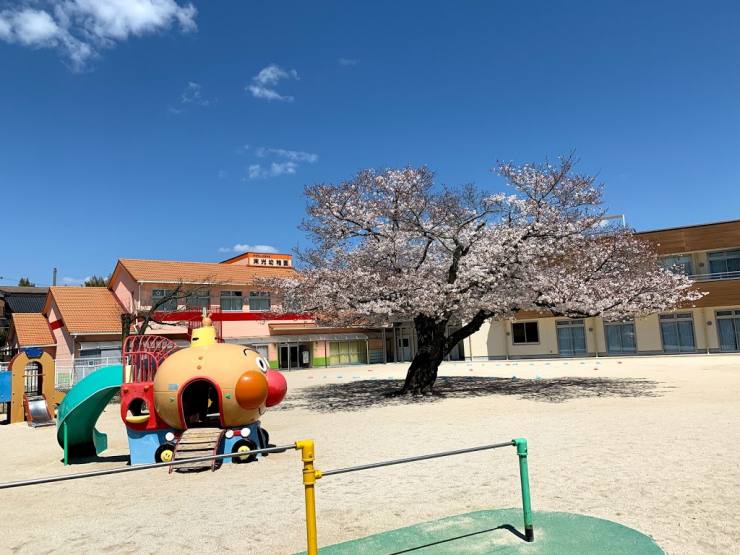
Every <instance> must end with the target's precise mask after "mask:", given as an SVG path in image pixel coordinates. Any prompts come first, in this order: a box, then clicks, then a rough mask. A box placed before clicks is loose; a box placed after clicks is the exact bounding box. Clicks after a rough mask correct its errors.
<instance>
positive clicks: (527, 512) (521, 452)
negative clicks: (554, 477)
mask: <svg viewBox="0 0 740 555" xmlns="http://www.w3.org/2000/svg"><path fill="white" fill-rule="evenodd" d="M512 441H513V442H514V445H516V454H517V455H518V456H519V477H520V479H521V483H522V511H523V513H524V539H525V540H526V541H528V542H533V541H534V526H533V524H532V499H531V496H530V493H529V466H528V464H527V440H526V439H524V438H523V437H520V438H517V439H514V440H512Z"/></svg>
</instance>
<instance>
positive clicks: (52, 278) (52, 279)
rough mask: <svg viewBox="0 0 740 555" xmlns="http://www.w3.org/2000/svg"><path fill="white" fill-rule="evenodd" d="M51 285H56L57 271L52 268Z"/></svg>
mask: <svg viewBox="0 0 740 555" xmlns="http://www.w3.org/2000/svg"><path fill="white" fill-rule="evenodd" d="M51 284H52V285H56V284H57V269H56V267H55V268H54V271H53V272H52V274H51Z"/></svg>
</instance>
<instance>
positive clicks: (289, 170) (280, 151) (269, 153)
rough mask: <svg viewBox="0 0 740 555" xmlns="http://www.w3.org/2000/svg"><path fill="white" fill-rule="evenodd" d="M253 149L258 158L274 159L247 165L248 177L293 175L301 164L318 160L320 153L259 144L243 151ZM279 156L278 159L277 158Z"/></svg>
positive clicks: (265, 177)
mask: <svg viewBox="0 0 740 555" xmlns="http://www.w3.org/2000/svg"><path fill="white" fill-rule="evenodd" d="M247 150H251V151H252V152H254V156H256V157H257V158H267V159H273V160H268V161H266V162H264V163H258V164H250V165H249V166H248V167H247V178H248V179H268V178H270V177H279V176H281V175H293V174H295V173H296V172H297V171H298V168H299V166H300V165H301V164H304V163H307V164H314V163H316V162H318V160H319V155H318V154H313V153H311V152H304V151H302V150H286V149H284V148H266V147H263V146H258V147H256V148H254V149H253V150H252V149H251V147H246V148H244V149H243V152H246V151H247ZM275 158H277V160H275Z"/></svg>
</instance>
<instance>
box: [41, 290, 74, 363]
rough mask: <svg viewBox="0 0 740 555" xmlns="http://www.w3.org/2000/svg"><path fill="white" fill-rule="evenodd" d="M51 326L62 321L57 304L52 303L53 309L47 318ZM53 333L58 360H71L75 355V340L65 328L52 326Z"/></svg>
mask: <svg viewBox="0 0 740 555" xmlns="http://www.w3.org/2000/svg"><path fill="white" fill-rule="evenodd" d="M47 318H48V320H49V325H51V324H53V323H54V322H57V321H59V320H61V319H62V317H61V313H60V312H59V308H58V307H57V305H56V302H54V301H52V303H51V308H50V309H49V315H48V316H47ZM51 333H52V334H53V335H54V341H56V344H57V349H56V360H57V361H62V360H70V359H72V358H74V355H75V342H74V338H73V337H72V336H71V335H70V334H69V332H68V331H67V328H66V327H65V326H61V327H56V329H54V327H53V326H52V330H51Z"/></svg>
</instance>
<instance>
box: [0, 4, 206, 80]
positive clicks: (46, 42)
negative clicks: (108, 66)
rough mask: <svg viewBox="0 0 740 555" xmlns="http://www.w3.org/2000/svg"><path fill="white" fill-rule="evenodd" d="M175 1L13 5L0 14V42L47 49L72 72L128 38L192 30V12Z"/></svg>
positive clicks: (0, 11)
mask: <svg viewBox="0 0 740 555" xmlns="http://www.w3.org/2000/svg"><path fill="white" fill-rule="evenodd" d="M178 2H179V0H19V1H18V2H16V3H15V4H16V5H15V6H13V7H12V8H6V9H0V40H2V41H5V42H8V43H11V44H19V45H21V46H27V47H30V48H52V49H56V50H58V51H59V52H61V53H62V54H63V56H64V57H65V58H66V59H67V60H68V62H69V64H70V65H71V67H72V69H74V70H75V71H82V70H84V69H85V68H86V67H87V65H88V63H89V62H90V61H91V60H92V59H94V58H96V57H98V56H99V55H100V52H101V50H103V49H105V48H113V47H114V46H115V45H116V44H117V43H118V42H121V41H124V40H127V39H128V38H130V37H132V36H136V37H138V36H142V35H146V34H153V33H157V32H160V31H164V30H167V29H170V28H172V27H175V26H179V28H180V30H181V31H182V32H191V31H195V30H196V29H197V26H196V23H195V16H196V14H197V10H196V9H195V6H193V4H191V3H186V4H182V5H181V4H180V3H178Z"/></svg>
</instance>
